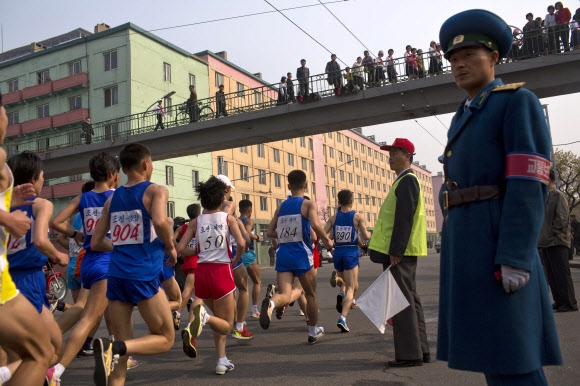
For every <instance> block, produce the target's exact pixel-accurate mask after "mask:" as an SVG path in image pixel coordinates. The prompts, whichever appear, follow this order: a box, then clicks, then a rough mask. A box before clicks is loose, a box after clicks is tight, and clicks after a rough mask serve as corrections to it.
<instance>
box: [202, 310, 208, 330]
mask: <svg viewBox="0 0 580 386" xmlns="http://www.w3.org/2000/svg"><path fill="white" fill-rule="evenodd" d="M202 307H203V306H202ZM207 322H209V314H208V313H207V311H205V308H204V310H203V312H202V313H201V324H202V325H204V326H205V325H206V324H207Z"/></svg>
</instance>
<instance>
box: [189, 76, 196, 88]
mask: <svg viewBox="0 0 580 386" xmlns="http://www.w3.org/2000/svg"><path fill="white" fill-rule="evenodd" d="M189 85H190V86H193V87H195V75H193V74H189Z"/></svg>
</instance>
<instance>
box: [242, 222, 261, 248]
mask: <svg viewBox="0 0 580 386" xmlns="http://www.w3.org/2000/svg"><path fill="white" fill-rule="evenodd" d="M244 228H245V229H246V232H248V236H249V237H250V239H254V240H256V241H258V242H260V241H262V240H260V235H256V234H253V233H252V231H253V230H254V220H252V219H251V218H249V219H248V220H247V221H246V223H245V224H244ZM248 244H249V243H248Z"/></svg>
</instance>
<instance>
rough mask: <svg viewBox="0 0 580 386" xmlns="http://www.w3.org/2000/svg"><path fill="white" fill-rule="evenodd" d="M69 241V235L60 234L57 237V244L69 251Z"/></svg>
mask: <svg viewBox="0 0 580 386" xmlns="http://www.w3.org/2000/svg"><path fill="white" fill-rule="evenodd" d="M68 239H69V237H68V236H67V235H65V234H64V233H59V234H58V236H57V237H56V242H57V243H58V244H59V245H60V246H61V247H63V248H64V249H66V250H67V251H68V249H69V243H68Z"/></svg>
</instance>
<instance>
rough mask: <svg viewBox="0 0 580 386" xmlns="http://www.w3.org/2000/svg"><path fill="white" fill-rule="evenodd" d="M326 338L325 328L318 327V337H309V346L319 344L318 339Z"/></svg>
mask: <svg viewBox="0 0 580 386" xmlns="http://www.w3.org/2000/svg"><path fill="white" fill-rule="evenodd" d="M323 336H324V328H323V327H316V335H315V336H312V335H310V334H309V335H308V344H314V343H316V342H318V339H320V338H322V337H323Z"/></svg>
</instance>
